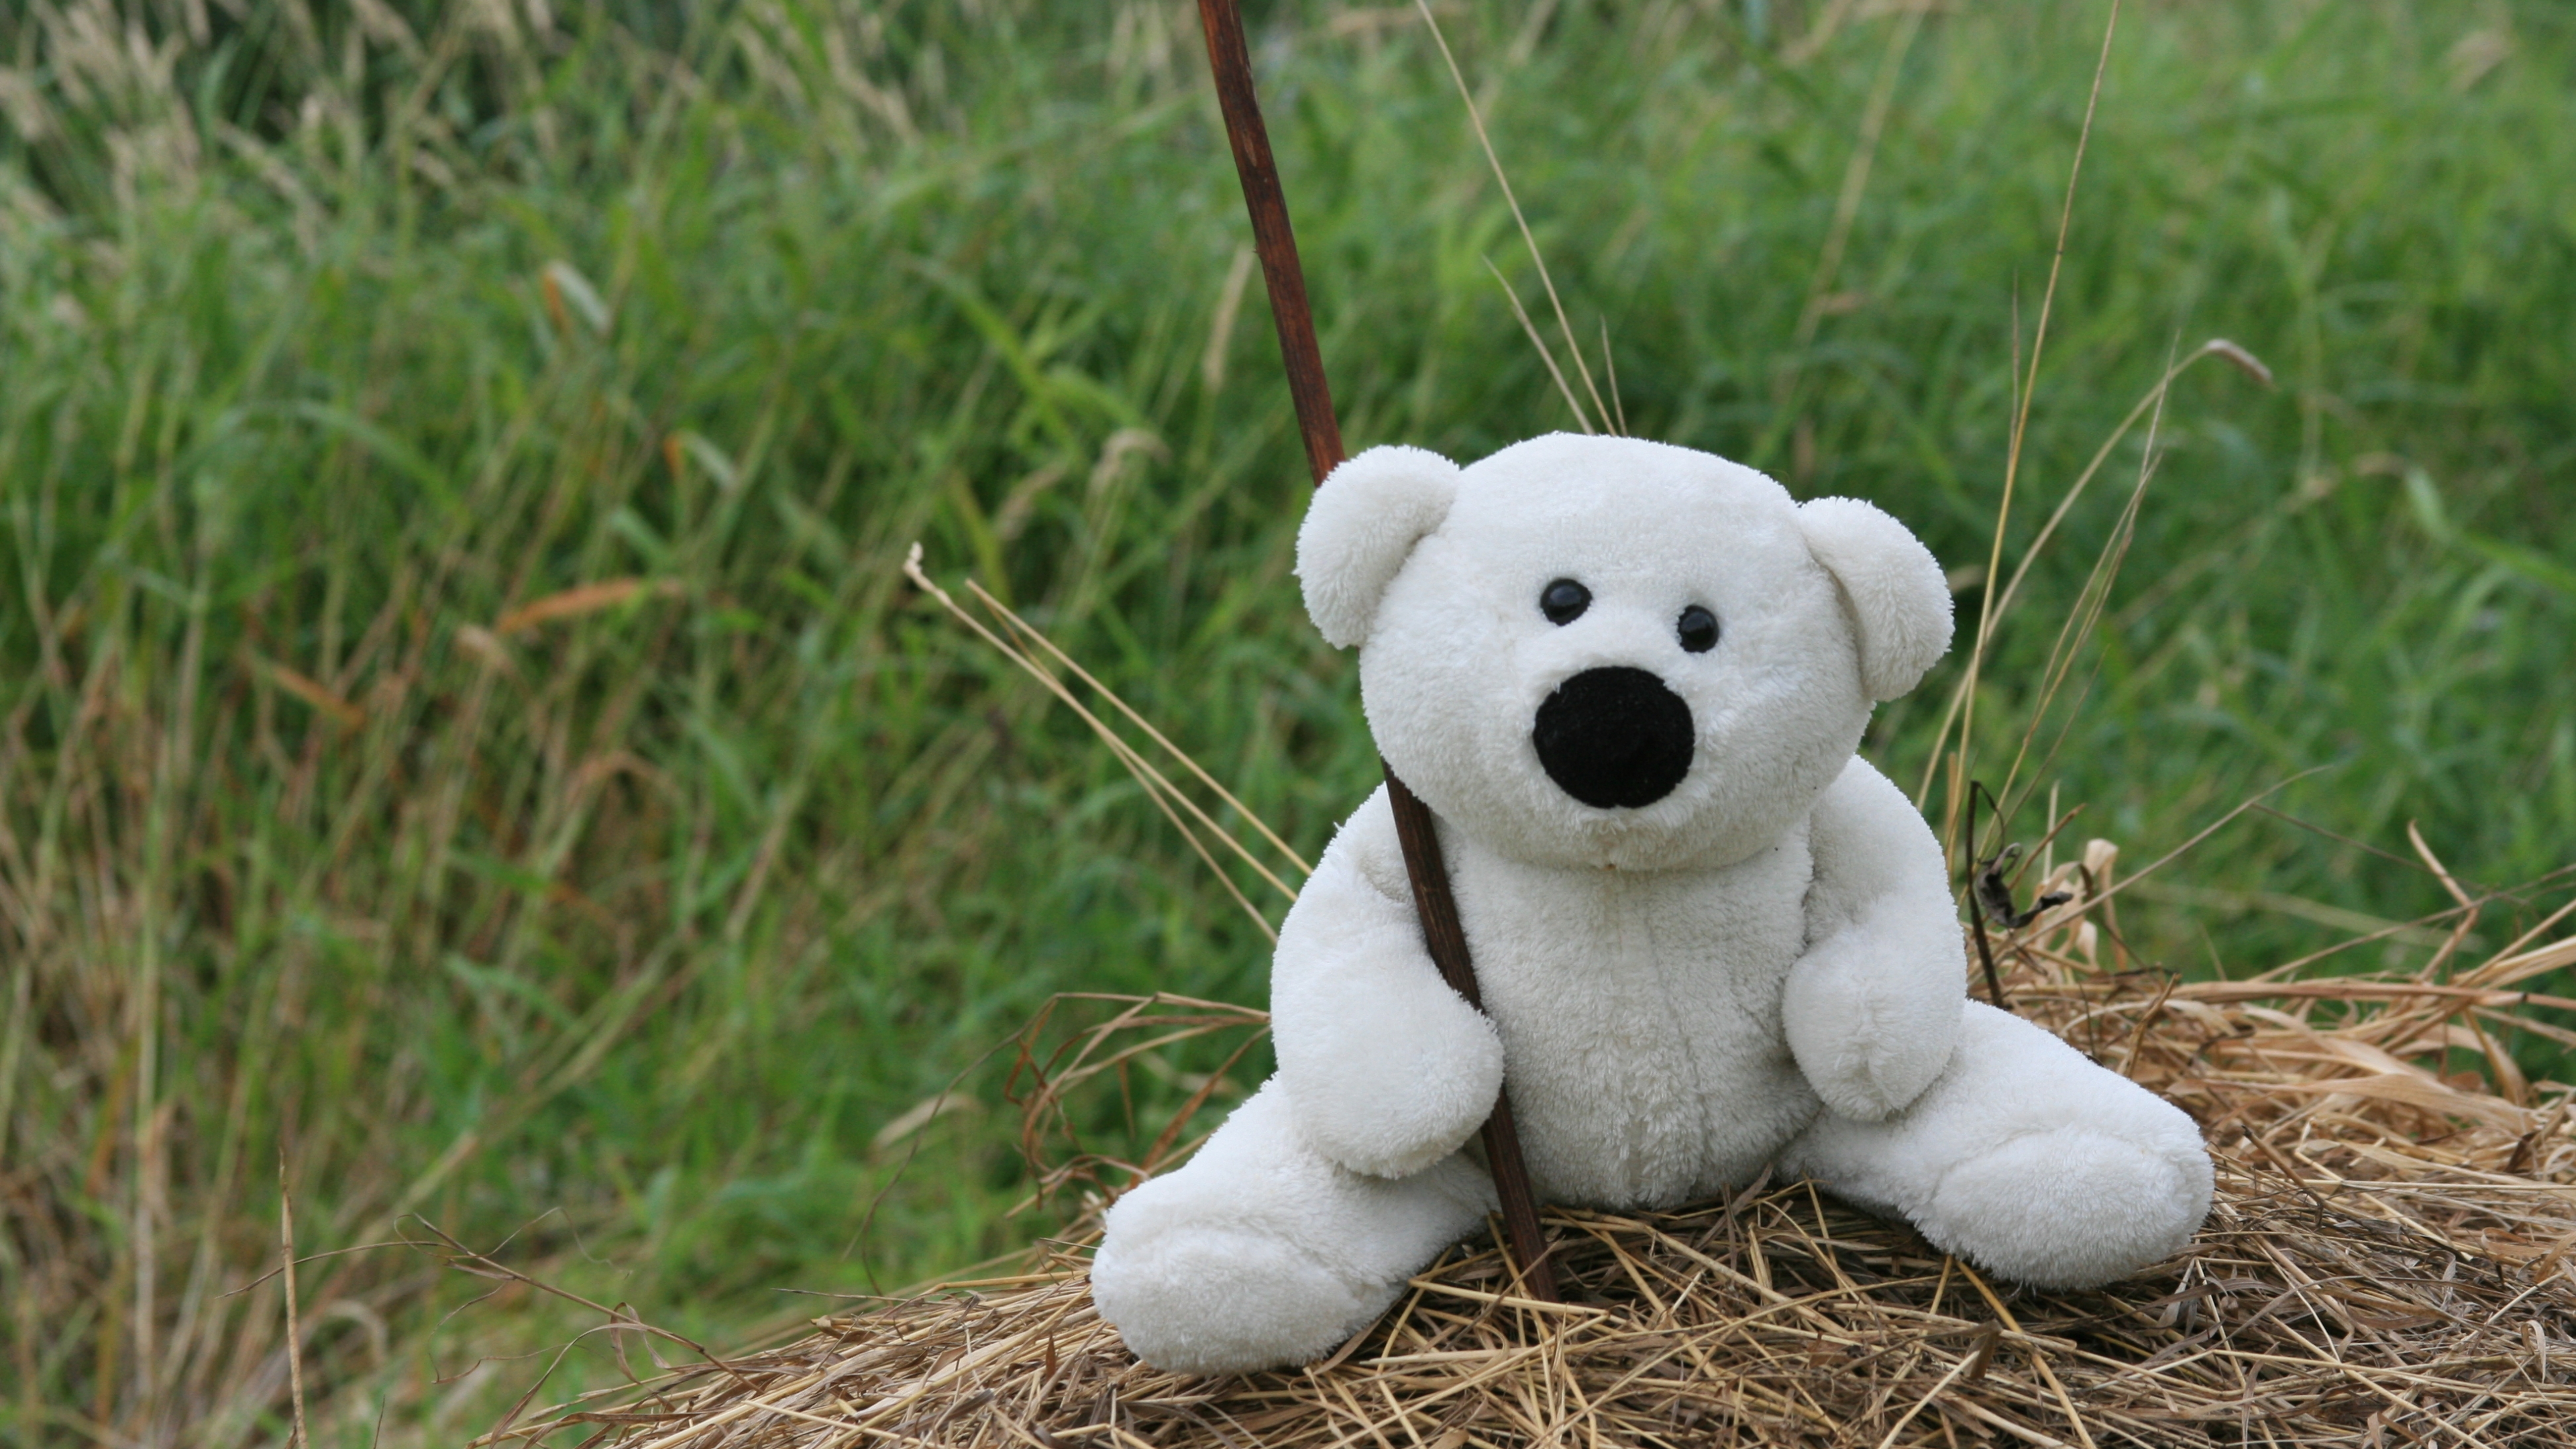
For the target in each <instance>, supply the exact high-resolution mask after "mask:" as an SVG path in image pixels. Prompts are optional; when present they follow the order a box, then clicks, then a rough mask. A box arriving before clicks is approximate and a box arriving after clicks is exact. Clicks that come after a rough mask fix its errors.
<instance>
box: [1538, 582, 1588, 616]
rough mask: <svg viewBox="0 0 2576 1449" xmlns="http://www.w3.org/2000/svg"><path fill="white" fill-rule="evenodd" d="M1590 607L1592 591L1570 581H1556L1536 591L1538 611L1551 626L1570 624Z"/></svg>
mask: <svg viewBox="0 0 2576 1449" xmlns="http://www.w3.org/2000/svg"><path fill="white" fill-rule="evenodd" d="M1591 607H1592V591H1591V590H1590V589H1587V588H1585V587H1584V586H1583V585H1581V584H1578V583H1576V582H1575V581H1574V580H1572V579H1557V580H1555V581H1553V582H1551V583H1550V584H1549V585H1548V586H1547V587H1546V588H1544V589H1541V590H1539V591H1538V611H1539V612H1540V613H1542V614H1545V615H1547V621H1548V622H1549V623H1551V624H1571V623H1573V622H1574V621H1575V620H1577V619H1580V618H1582V617H1583V611H1584V610H1586V609H1589V608H1591Z"/></svg>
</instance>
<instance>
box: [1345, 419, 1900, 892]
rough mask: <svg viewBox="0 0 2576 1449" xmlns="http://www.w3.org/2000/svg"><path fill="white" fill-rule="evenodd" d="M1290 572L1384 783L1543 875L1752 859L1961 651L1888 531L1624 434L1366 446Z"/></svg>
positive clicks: (1828, 503) (1847, 511) (1348, 465)
mask: <svg viewBox="0 0 2576 1449" xmlns="http://www.w3.org/2000/svg"><path fill="white" fill-rule="evenodd" d="M1297 575H1298V579H1299V581H1300V582H1301V583H1302V584H1303V586H1304V589H1305V596H1306V610H1307V613H1308V614H1310V615H1311V616H1312V617H1313V618H1314V621H1315V624H1316V626H1317V627H1318V628H1320V629H1321V630H1322V631H1323V634H1324V637H1325V638H1326V639H1327V640H1329V641H1331V642H1332V643H1333V644H1335V645H1337V646H1342V647H1350V646H1357V647H1358V648H1359V651H1360V695H1361V702H1362V706H1363V708H1364V709H1365V710H1366V712H1367V715H1368V720H1369V728H1370V730H1371V731H1372V732H1373V733H1374V734H1375V736H1376V738H1377V744H1378V749H1379V751H1380V752H1381V753H1383V754H1384V755H1385V757H1386V760H1387V763H1388V764H1389V765H1390V766H1392V767H1393V768H1394V770H1395V773H1396V774H1397V775H1398V776H1400V777H1401V778H1402V779H1403V780H1404V781H1405V783H1406V784H1407V785H1409V786H1411V787H1412V788H1413V790H1414V791H1415V792H1416V793H1417V794H1419V795H1421V797H1422V798H1423V799H1424V800H1425V801H1426V802H1428V803H1429V804H1430V806H1431V807H1432V809H1433V810H1434V811H1436V812H1438V813H1439V814H1440V815H1441V816H1443V817H1444V818H1446V819H1447V820H1448V821H1450V822H1451V824H1452V825H1453V826H1455V827H1456V828H1459V829H1462V830H1464V831H1466V832H1467V833H1468V834H1470V835H1471V836H1473V837H1475V838H1476V839H1477V840H1479V841H1480V842H1482V843H1484V844H1485V845H1487V846H1489V847H1490V848H1492V849H1495V850H1497V851H1499V852H1501V853H1502V854H1504V855H1506V856H1509V857H1512V858H1515V859H1519V860H1523V861H1527V862H1530V863H1533V864H1544V865H1556V866H1574V865H1584V866H1609V867H1616V868H1618V869H1622V870H1655V869H1665V868H1672V867H1677V866H1682V865H1686V864H1688V865H1702V866H1709V865H1722V864H1727V863H1731V862H1732V861H1735V860H1740V859H1744V858H1747V857H1750V856H1751V855H1753V854H1754V853H1756V852H1758V851H1760V850H1762V849H1764V848H1766V847H1768V846H1770V845H1771V844H1773V843H1774V842H1776V841H1777V840H1778V839H1779V838H1780V837H1781V835H1782V834H1783V832H1785V831H1786V830H1787V829H1788V828H1789V827H1790V826H1791V825H1792V824H1793V823H1794V822H1795V821H1797V820H1798V819H1799V818H1801V817H1802V816H1803V815H1804V814H1805V812H1806V811H1807V810H1808V809H1809V807H1810V806H1811V805H1812V804H1813V803H1814V801H1815V799H1816V797H1817V795H1818V794H1820V793H1821V792H1822V791H1823V790H1824V788H1825V787H1826V786H1827V785H1829V784H1831V783H1833V781H1834V779H1835V777H1836V776H1837V775H1839V774H1840V773H1841V771H1842V769H1843V767H1844V766H1845V764H1847V763H1848V762H1849V761H1850V759H1851V757H1852V753H1853V751H1854V750H1856V749H1857V748H1858V747H1859V745H1860V738H1861V732H1862V730H1863V728H1864V727H1865V726H1866V725H1867V724H1868V721H1869V712H1870V708H1871V706H1872V704H1873V703H1875V702H1876V701H1879V700H1885V699H1893V698H1895V697H1896V696H1897V695H1900V694H1903V693H1904V692H1905V691H1906V690H1908V689H1911V688H1913V687H1914V684H1915V682H1916V681H1917V680H1919V679H1920V678H1922V676H1923V672H1924V671H1925V670H1927V669H1929V668H1931V666H1932V664H1933V662H1934V661H1935V660H1937V659H1939V658H1940V657H1941V655H1942V653H1943V651H1945V650H1946V649H1947V648H1948V647H1949V643H1950V593H1949V589H1948V588H1947V587H1946V585H1945V583H1944V581H1943V579H1942V576H1941V569H1940V566H1939V565H1938V564H1937V563H1935V562H1934V561H1933V558H1932V555H1931V553H1930V552H1929V551H1928V550H1926V549H1925V548H1924V547H1923V545H1922V543H1921V542H1919V541H1918V540H1916V538H1915V537H1914V535H1913V534H1911V533H1909V532H1907V531H1906V529H1905V526H1904V525H1902V524H1900V523H1898V522H1897V521H1896V520H1895V519H1893V518H1890V517H1889V516H1888V515H1886V514H1885V513H1883V512H1880V511H1879V510H1878V509H1877V508H1874V507H1872V506H1871V505H1869V504H1867V503H1862V502H1858V501H1856V500H1853V499H1848V498H1820V499H1815V500H1812V501H1810V502H1807V503H1804V504H1800V503H1797V502H1795V501H1794V500H1792V499H1791V498H1790V496H1789V494H1788V492H1787V490H1785V489H1783V488H1782V487H1781V486H1780V485H1779V484H1777V483H1775V482H1773V481H1772V480H1770V479H1769V478H1766V477H1764V476H1763V475H1761V474H1760V473H1757V472H1754V471H1753V470H1752V469H1750V468H1746V467H1743V466H1742V465H1740V464H1736V463H1731V462H1728V461H1727V460H1725V459H1723V458H1719V457H1715V456H1713V455H1711V454H1707V453H1701V452H1696V451H1693V450H1691V449H1688V448H1678V447H1673V446H1671V445H1669V444H1663V443H1652V442H1646V441H1642V440H1639V439H1634V438H1604V437H1577V436H1573V435H1570V434H1564V433H1555V434H1550V435H1548V436H1546V437H1541V438H1533V439H1531V440H1529V441H1527V442H1523V443H1517V444H1514V445H1513V446H1511V447H1508V448H1505V449H1503V450H1502V451H1501V452H1498V453H1495V454H1494V455H1492V456H1491V457H1488V458H1485V459H1483V460H1481V461H1479V462H1477V463H1474V464H1472V465H1470V466H1468V467H1465V468H1461V467H1459V466H1458V465H1457V464H1455V463H1452V462H1450V461H1449V460H1448V459H1446V458H1443V457H1440V456H1439V455H1437V454H1435V453H1429V452H1425V451H1424V450H1422V449H1419V448H1406V447H1383V448H1372V449H1370V450H1368V451H1367V452H1364V453H1361V454H1360V455H1358V456H1357V457H1354V458H1352V459H1350V460H1349V461H1348V462H1345V463H1343V464H1342V465H1341V466H1340V467H1339V468H1337V469H1335V470H1334V472H1333V474H1332V476H1331V477H1330V478H1328V479H1327V480H1326V481H1325V483H1324V486H1323V487H1322V488H1321V489H1320V490H1318V492H1317V493H1316V495H1315V500H1314V503H1313V505H1312V506H1311V507H1310V509H1309V510H1308V512H1307V515H1306V520H1305V523H1304V525H1303V526H1302V527H1301V528H1300V530H1299V532H1298V536H1297Z"/></svg>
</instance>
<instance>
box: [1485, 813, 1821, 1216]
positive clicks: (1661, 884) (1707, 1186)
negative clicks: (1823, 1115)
mask: <svg viewBox="0 0 2576 1449" xmlns="http://www.w3.org/2000/svg"><path fill="white" fill-rule="evenodd" d="M1461 855H1462V856H1464V857H1465V859H1464V860H1463V861H1462V862H1461V866H1460V868H1459V870H1458V881H1459V886H1460V891H1459V894H1460V907H1461V914H1462V916H1463V917H1464V919H1465V924H1466V926H1467V930H1468V941H1469V945H1470V947H1471V949H1473V950H1474V951H1475V953H1476V974H1477V977H1478V979H1479V981H1480V982H1481V983H1482V984H1483V988H1484V998H1485V1001H1484V1004H1485V1010H1486V1013H1487V1015H1489V1016H1490V1017H1492V1019H1493V1021H1494V1024H1495V1026H1496V1027H1497V1029H1498V1030H1499V1031H1500V1032H1501V1034H1502V1038H1503V1059H1504V1075H1505V1080H1506V1082H1507V1084H1508V1089H1509V1091H1510V1092H1511V1098H1512V1116H1513V1118H1514V1120H1515V1121H1516V1123H1517V1124H1518V1125H1519V1128H1520V1132H1521V1139H1522V1144H1521V1145H1522V1153H1523V1156H1525V1157H1526V1158H1527V1159H1528V1162H1529V1167H1530V1173H1531V1177H1532V1180H1533V1182H1532V1185H1533V1186H1534V1187H1535V1188H1536V1189H1537V1190H1538V1191H1539V1193H1540V1194H1541V1195H1542V1196H1544V1197H1547V1198H1549V1199H1551V1200H1554V1201H1559V1202H1571V1203H1586V1204H1592V1205H1596V1206H1601V1207H1630V1206H1650V1205H1663V1206H1669V1205H1672V1204H1676V1203H1680V1202H1684V1201H1687V1200H1690V1199H1692V1198H1697V1197H1704V1196H1706V1195H1708V1194H1710V1193H1713V1192H1715V1191H1717V1190H1718V1189H1719V1188H1722V1187H1728V1186H1735V1187H1741V1186H1743V1185H1745V1184H1747V1183H1749V1182H1751V1181H1752V1180H1753V1178H1754V1177H1755V1176H1756V1175H1758V1174H1759V1173H1760V1172H1761V1170H1762V1168H1763V1166H1764V1165H1765V1164H1767V1163H1768V1162H1770V1160H1771V1159H1772V1158H1773V1157H1774V1156H1775V1155H1776V1154H1777V1153H1778V1152H1779V1151H1780V1149H1781V1148H1782V1147H1784V1146H1786V1145H1787V1144H1788V1142H1789V1140H1790V1139H1791V1138H1793V1137H1795V1136H1796V1135H1797V1134H1798V1133H1799V1132H1800V1131H1801V1130H1803V1129H1804V1128H1805V1127H1806V1125H1807V1124H1808V1123H1809V1122H1810V1121H1811V1120H1813V1119H1814V1117H1815V1115H1816V1113H1817V1111H1818V1110H1819V1108H1820V1104H1819V1102H1818V1100H1817V1098H1816V1094H1815V1092H1814V1090H1813V1089H1812V1088H1811V1087H1809V1086H1808V1085H1807V1079H1806V1077H1805V1075H1804V1074H1803V1073H1801V1072H1800V1071H1799V1069H1798V1064H1797V1061H1796V1059H1795V1058H1794V1057H1792V1056H1791V1054H1790V1050H1789V1045H1788V1041H1787V1038H1786V1036H1785V1034H1784V1033H1783V1031H1782V1028H1781V1021H1780V1003H1781V990H1782V984H1783V983H1784V982H1785V981H1786V980H1787V978H1788V974H1789V970H1790V968H1791V967H1792V966H1793V965H1795V964H1796V962H1797V960H1798V957H1799V954H1800V952H1801V951H1802V950H1803V949H1804V947H1805V942H1806V911H1805V892H1806V885H1807V881H1808V879H1809V877H1810V875H1811V873H1812V867H1811V863H1810V859H1809V856H1808V852H1807V842H1806V836H1805V831H1804V830H1803V829H1801V830H1798V831H1795V832H1793V833H1792V834H1791V836H1790V837H1789V838H1788V839H1786V840H1784V841H1782V842H1781V844H1780V846H1779V847H1778V848H1776V849H1774V850H1772V851H1769V852H1766V853H1765V854H1763V855H1762V856H1759V857H1756V858H1755V859H1753V860H1749V861H1746V862H1744V863H1743V864H1741V865H1739V866H1736V867H1733V868H1731V869H1728V870H1724V871H1719V872H1712V873H1708V874H1701V875H1683V874H1678V873H1675V874H1667V875H1645V876H1641V875H1634V874H1630V873H1627V872H1603V873H1587V874H1584V875H1573V874H1571V873H1566V872H1545V873H1542V872H1536V871H1531V870H1527V869H1524V868H1516V867H1512V866H1509V865H1507V864H1505V863H1503V862H1499V861H1496V860H1494V859H1492V858H1491V857H1488V856H1485V855H1484V854H1483V853H1482V852H1480V851H1477V850H1475V849H1474V848H1473V847H1472V846H1471V847H1470V848H1468V849H1467V850H1464V851H1462V852H1461Z"/></svg>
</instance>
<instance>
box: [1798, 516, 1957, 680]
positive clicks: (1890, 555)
mask: <svg viewBox="0 0 2576 1449" xmlns="http://www.w3.org/2000/svg"><path fill="white" fill-rule="evenodd" d="M1798 528H1799V530H1800V531H1801V532H1803V533H1804V534H1806V536H1807V551H1808V552H1809V553H1812V554H1814V555H1815V556H1816V562H1818V563H1820V564H1823V565H1824V566H1825V568H1826V570H1827V571H1828V572H1830V573H1831V574H1832V575H1833V576H1834V579H1835V581H1836V582H1838V583H1840V584H1841V585H1842V589H1843V599H1844V601H1845V602H1847V603H1848V604H1850V606H1851V612H1852V621H1853V622H1854V623H1855V624H1857V625H1858V626H1859V628H1860V682H1861V688H1863V689H1865V690H1867V691H1868V692H1869V697H1870V698H1871V699H1894V698H1896V697H1897V696H1898V695H1900V694H1903V693H1904V692H1905V691H1907V690H1909V689H1912V688H1913V687H1914V685H1915V682H1916V681H1918V680H1920V679H1921V678H1922V677H1923V672H1924V671H1925V670H1927V669H1930V668H1931V667H1932V665H1933V663H1934V662H1935V661H1937V660H1938V659H1940V657H1941V656H1942V655H1943V654H1944V653H1946V652H1948V650H1949V648H1950V586H1949V582H1948V580H1946V579H1944V578H1943V577H1942V576H1941V565H1940V564H1939V563H1938V562H1937V561H1935V560H1934V559H1933V557H1932V551H1931V550H1930V549H1928V548H1925V547H1924V546H1923V541H1922V540H1921V539H1918V538H1916V537H1915V536H1914V535H1913V534H1912V533H1911V532H1909V531H1908V530H1907V529H1906V527H1905V525H1904V524H1902V523H1899V522H1897V521H1896V520H1895V519H1893V518H1890V517H1889V516H1887V514H1886V513H1884V512H1883V511H1881V510H1880V509H1878V508H1877V507H1875V506H1873V505H1871V504H1867V503H1863V502H1861V501H1860V500H1859V499H1857V498H1816V499H1811V500H1809V501H1807V502H1805V503H1801V504H1799V505H1798Z"/></svg>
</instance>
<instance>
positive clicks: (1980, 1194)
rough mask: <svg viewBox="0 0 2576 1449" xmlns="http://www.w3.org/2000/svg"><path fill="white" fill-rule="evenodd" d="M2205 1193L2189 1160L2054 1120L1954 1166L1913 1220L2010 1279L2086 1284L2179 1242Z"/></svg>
mask: <svg viewBox="0 0 2576 1449" xmlns="http://www.w3.org/2000/svg"><path fill="white" fill-rule="evenodd" d="M2208 1202H2209V1189H2208V1186H2207V1184H2206V1182H2205V1181H2202V1180H2199V1179H2198V1177H2197V1176H2196V1175H2195V1174H2194V1173H2192V1172H2191V1171H2190V1170H2189V1165H2188V1164H2185V1163H2178V1162H2174V1161H2171V1160H2169V1159H2168V1158H2166V1157H2164V1156H2162V1155H2159V1154H2158V1153H2155V1152H2153V1151H2150V1150H2149V1149H2147V1148H2145V1147H2142V1146H2140V1145H2139V1144H2137V1143H2135V1142H2131V1141H2128V1140H2125V1139H2123V1138H2120V1137H2115V1136H2112V1135H2110V1134H2108V1133H2104V1132H2098V1131H2094V1130H2092V1129H2089V1128H2085V1127H2060V1128H2057V1129H2056V1130H2054V1131H2047V1132H2034V1133H2031V1134H2029V1135H2027V1136H2023V1137H2017V1138H2014V1139H2013V1140H2012V1141H2010V1142H2006V1143H2004V1144H2003V1145H2002V1146H1999V1147H1996V1148H1994V1149H1992V1150H1990V1151H1987V1152H1984V1153H1980V1154H1978V1155H1977V1156H1975V1157H1972V1158H1969V1159H1968V1160H1967V1161H1965V1162H1962V1163H1959V1164H1958V1165H1957V1166H1955V1167H1953V1168H1952V1169H1951V1170H1950V1171H1949V1172H1947V1173H1945V1174H1943V1175H1942V1178H1941V1184H1940V1186H1939V1187H1938V1188H1937V1189H1935V1191H1934V1192H1933V1194H1932V1197H1931V1201H1929V1202H1928V1203H1926V1204H1925V1205H1924V1207H1923V1209H1922V1211H1921V1213H1920V1214H1919V1215H1918V1217H1917V1219H1916V1223H1915V1225H1916V1226H1917V1227H1919V1228H1920V1229H1922V1231H1923V1236H1924V1237H1926V1238H1928V1239H1930V1240H1931V1241H1932V1243H1933V1244H1934V1245H1935V1246H1937V1247H1939V1248H1941V1249H1943V1250H1944V1251H1946V1252H1952V1253H1956V1254H1958V1255H1959V1256H1961V1257H1963V1258H1966V1259H1968V1260H1970V1261H1971V1262H1974V1263H1976V1264H1978V1265H1980V1266H1982V1267H1985V1268H1988V1269H1991V1270H1993V1271H1994V1272H1995V1273H1997V1274H2000V1275H2001V1276H2003V1277H2006V1278H2010V1279H2012V1280H2014V1281H2015V1282H2020V1283H2028V1284H2030V1285H2032V1286H2034V1287H2039V1288H2090V1287H2094V1286H2096V1285H2098V1284H2102V1283H2108V1282H2110V1281H2112V1280H2113V1279H2116V1278H2121V1277H2125V1276H2127V1275H2128V1274H2130V1273H2132V1272H2135V1271H2136V1270H2137V1269H2139V1268H2142V1267H2144V1266H2146V1265H2147V1264H2149V1263H2152V1262H2154V1261H2156V1260H2157V1259H2159V1258H2163V1257H2167V1256H2169V1255H2171V1254H2173V1253H2176V1252H2179V1251H2181V1249H2182V1247H2183V1246H2184V1245H2185V1244H2187V1243H2189V1242H2190V1241H2191V1235H2192V1230H2193V1229H2195V1228H2197V1227H2198V1226H2199V1225H2200V1220H2201V1215H2202V1213H2203V1212H2204V1211H2206V1209H2207V1206H2208Z"/></svg>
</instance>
